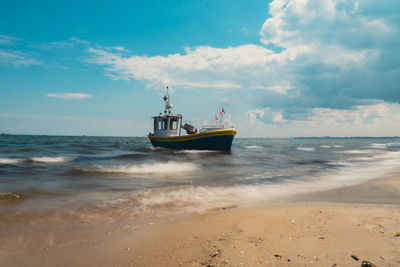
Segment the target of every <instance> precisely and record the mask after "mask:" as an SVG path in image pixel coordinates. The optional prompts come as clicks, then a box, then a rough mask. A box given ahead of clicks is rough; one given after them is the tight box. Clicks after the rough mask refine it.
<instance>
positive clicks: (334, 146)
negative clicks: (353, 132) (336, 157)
mask: <svg viewBox="0 0 400 267" xmlns="http://www.w3.org/2000/svg"><path fill="white" fill-rule="evenodd" d="M333 147H336V148H338V147H344V146H342V145H334V146H333Z"/></svg>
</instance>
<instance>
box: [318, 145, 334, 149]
mask: <svg viewBox="0 0 400 267" xmlns="http://www.w3.org/2000/svg"><path fill="white" fill-rule="evenodd" d="M320 147H322V148H331V147H332V146H327V145H322V146H320Z"/></svg>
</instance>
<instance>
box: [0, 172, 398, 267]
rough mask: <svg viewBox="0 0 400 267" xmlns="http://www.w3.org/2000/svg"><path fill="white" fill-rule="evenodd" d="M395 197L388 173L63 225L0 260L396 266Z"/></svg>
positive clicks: (0, 254)
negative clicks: (127, 220) (248, 202)
mask: <svg viewBox="0 0 400 267" xmlns="http://www.w3.org/2000/svg"><path fill="white" fill-rule="evenodd" d="M399 198H400V178H398V177H396V176H392V177H389V178H386V179H378V180H372V181H369V182H366V183H364V184H361V185H356V186H350V187H344V188H340V189H335V190H332V191H327V192H318V193H313V194H307V195H299V196H296V197H294V198H291V199H288V200H286V201H284V202H281V203H278V204H276V205H270V206H262V207H248V208H235V207H226V208H221V209H218V210H213V211H210V212H209V213H207V214H203V215H193V216H187V217H183V218H179V219H175V220H173V221H169V222H158V223H155V224H147V226H146V227H142V228H140V229H130V228H124V227H122V225H124V222H120V223H119V224H118V225H115V227H116V228H118V229H102V228H101V227H99V228H98V229H94V230H92V231H91V234H90V235H87V236H85V238H83V237H82V238H81V239H79V238H76V239H79V242H71V243H69V244H68V243H65V242H64V243H63V242H62V240H63V238H64V239H66V238H67V236H70V235H77V234H78V235H79V232H78V233H77V231H78V230H76V228H73V227H63V228H62V230H59V232H58V233H57V234H56V236H55V237H54V240H53V242H52V243H50V244H46V245H42V244H37V246H32V245H30V246H29V247H26V246H24V245H23V244H18V242H17V241H15V242H14V243H13V244H12V245H9V244H2V247H1V249H0V266H258V265H261V266H360V265H361V263H362V261H369V262H371V263H374V264H376V265H377V266H399V265H400V237H394V236H393V233H394V232H400V206H399V204H400V199H399ZM45 232H46V229H43V233H45ZM38 240H40V239H38ZM33 241H34V240H33ZM60 244H63V245H60ZM352 256H353V257H352ZM357 259H358V260H357Z"/></svg>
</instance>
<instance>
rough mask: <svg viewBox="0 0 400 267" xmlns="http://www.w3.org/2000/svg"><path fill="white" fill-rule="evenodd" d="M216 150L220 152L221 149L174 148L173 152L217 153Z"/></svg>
mask: <svg viewBox="0 0 400 267" xmlns="http://www.w3.org/2000/svg"><path fill="white" fill-rule="evenodd" d="M218 152H221V151H218V150H197V149H193V150H189V149H184V150H176V151H174V153H185V154H199V153H218Z"/></svg>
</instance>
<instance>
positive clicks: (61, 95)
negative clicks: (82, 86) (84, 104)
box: [46, 93, 92, 100]
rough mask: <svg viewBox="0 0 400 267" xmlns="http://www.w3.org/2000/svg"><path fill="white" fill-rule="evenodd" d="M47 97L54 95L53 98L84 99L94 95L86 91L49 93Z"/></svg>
mask: <svg viewBox="0 0 400 267" xmlns="http://www.w3.org/2000/svg"><path fill="white" fill-rule="evenodd" d="M46 96H47V97H53V98H61V99H67V100H70V99H84V98H90V97H92V96H91V95H89V94H86V93H57V94H55V93H49V94H46Z"/></svg>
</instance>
